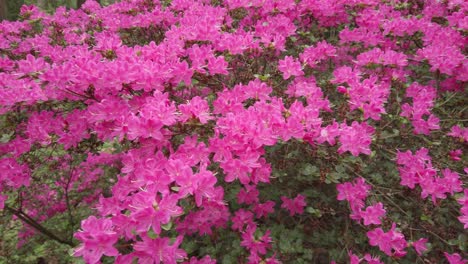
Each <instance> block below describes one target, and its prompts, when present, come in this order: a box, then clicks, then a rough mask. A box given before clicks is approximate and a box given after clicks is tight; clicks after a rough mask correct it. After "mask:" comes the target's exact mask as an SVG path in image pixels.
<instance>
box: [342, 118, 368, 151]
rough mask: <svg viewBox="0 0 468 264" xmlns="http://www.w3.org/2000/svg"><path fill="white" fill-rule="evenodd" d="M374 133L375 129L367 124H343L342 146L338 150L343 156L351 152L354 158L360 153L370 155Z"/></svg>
mask: <svg viewBox="0 0 468 264" xmlns="http://www.w3.org/2000/svg"><path fill="white" fill-rule="evenodd" d="M373 133H374V128H373V127H372V126H370V125H368V124H366V123H358V122H356V121H354V122H353V123H352V124H351V126H348V125H346V124H345V123H342V124H341V131H340V143H341V146H340V147H339V148H338V153H340V154H343V153H344V152H346V151H349V152H351V154H352V155H353V156H358V155H359V154H360V153H363V154H366V155H370V154H371V150H370V144H371V142H372V134H373Z"/></svg>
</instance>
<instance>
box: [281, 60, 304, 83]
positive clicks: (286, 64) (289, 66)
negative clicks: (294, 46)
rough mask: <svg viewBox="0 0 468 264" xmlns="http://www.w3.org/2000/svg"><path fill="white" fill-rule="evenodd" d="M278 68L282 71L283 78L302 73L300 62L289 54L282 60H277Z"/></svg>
mask: <svg viewBox="0 0 468 264" xmlns="http://www.w3.org/2000/svg"><path fill="white" fill-rule="evenodd" d="M278 70H280V71H281V72H282V73H283V78H284V79H285V80H287V79H289V77H291V76H301V75H304V72H302V66H301V63H300V62H299V61H297V60H296V59H294V58H293V57H291V56H286V57H284V59H283V60H280V61H279V64H278Z"/></svg>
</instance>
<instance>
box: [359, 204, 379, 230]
mask: <svg viewBox="0 0 468 264" xmlns="http://www.w3.org/2000/svg"><path fill="white" fill-rule="evenodd" d="M384 215H385V209H383V204H382V203H377V204H374V205H373V206H368V207H367V208H366V210H365V211H363V212H361V217H362V219H364V225H371V224H375V225H380V224H381V221H380V218H381V217H383V216H384Z"/></svg>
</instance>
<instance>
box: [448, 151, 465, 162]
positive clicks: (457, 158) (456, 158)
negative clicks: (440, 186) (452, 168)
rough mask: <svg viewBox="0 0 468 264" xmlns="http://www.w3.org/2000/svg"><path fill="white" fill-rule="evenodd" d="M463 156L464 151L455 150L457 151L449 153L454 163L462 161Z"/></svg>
mask: <svg viewBox="0 0 468 264" xmlns="http://www.w3.org/2000/svg"><path fill="white" fill-rule="evenodd" d="M462 154H463V152H462V150H461V149H455V150H451V151H450V152H449V156H450V158H451V159H452V160H454V161H460V160H461V157H460V156H461V155H462Z"/></svg>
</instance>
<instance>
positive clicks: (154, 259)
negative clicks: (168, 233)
mask: <svg viewBox="0 0 468 264" xmlns="http://www.w3.org/2000/svg"><path fill="white" fill-rule="evenodd" d="M141 237H142V239H143V241H139V242H136V243H135V245H134V246H133V249H135V251H136V252H137V253H140V254H141V256H139V259H140V262H141V263H157V264H159V263H167V264H176V263H177V262H178V261H180V260H183V259H184V258H186V256H187V253H185V251H184V250H183V249H180V248H179V245H180V244H181V243H182V240H183V239H184V237H183V236H178V237H177V238H176V240H175V241H174V243H172V245H171V244H170V241H171V240H170V239H169V238H168V237H157V238H155V239H151V238H150V237H148V236H147V235H141Z"/></svg>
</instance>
